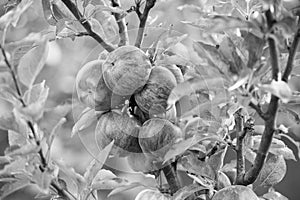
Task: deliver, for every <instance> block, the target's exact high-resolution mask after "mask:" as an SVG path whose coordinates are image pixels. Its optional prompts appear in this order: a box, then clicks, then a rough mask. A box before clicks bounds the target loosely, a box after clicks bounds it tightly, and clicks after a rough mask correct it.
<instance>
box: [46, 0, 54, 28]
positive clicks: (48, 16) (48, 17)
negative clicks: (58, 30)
mask: <svg viewBox="0 0 300 200" xmlns="http://www.w3.org/2000/svg"><path fill="white" fill-rule="evenodd" d="M42 6H43V13H44V18H45V20H46V21H47V22H48V24H50V25H51V26H55V25H56V23H57V20H56V19H55V17H54V15H53V13H52V4H51V1H49V0H42Z"/></svg>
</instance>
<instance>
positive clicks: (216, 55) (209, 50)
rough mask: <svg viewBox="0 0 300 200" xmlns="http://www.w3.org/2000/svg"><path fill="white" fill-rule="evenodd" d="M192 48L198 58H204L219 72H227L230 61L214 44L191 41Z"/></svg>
mask: <svg viewBox="0 0 300 200" xmlns="http://www.w3.org/2000/svg"><path fill="white" fill-rule="evenodd" d="M193 48H194V51H195V52H196V53H197V54H198V56H199V57H200V58H202V59H203V58H204V59H206V61H207V63H208V65H209V66H210V67H214V68H215V69H217V70H218V71H219V73H220V74H227V73H228V69H229V66H230V63H229V61H228V60H227V58H226V57H225V56H224V55H223V54H222V53H221V52H220V51H219V50H218V49H217V48H216V47H215V46H212V45H209V44H205V43H203V42H200V41H198V42H194V43H193Z"/></svg>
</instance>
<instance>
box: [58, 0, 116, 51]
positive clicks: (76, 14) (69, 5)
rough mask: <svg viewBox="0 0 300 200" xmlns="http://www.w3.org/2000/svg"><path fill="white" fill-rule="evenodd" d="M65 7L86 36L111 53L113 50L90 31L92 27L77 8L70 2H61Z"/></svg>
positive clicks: (64, 0) (69, 0)
mask: <svg viewBox="0 0 300 200" xmlns="http://www.w3.org/2000/svg"><path fill="white" fill-rule="evenodd" d="M61 1H62V2H63V3H64V4H65V5H66V7H67V8H68V9H69V10H70V11H71V12H72V14H73V15H74V17H75V18H76V19H77V20H78V21H79V22H80V24H81V25H82V26H83V27H84V28H85V30H86V31H87V32H88V34H89V35H90V36H91V37H92V38H94V39H95V40H96V41H97V42H98V43H99V44H100V45H101V46H102V47H103V48H104V49H106V51H108V52H112V51H113V50H114V49H115V48H114V47H113V46H111V45H110V44H108V43H106V42H105V41H104V40H103V39H102V38H101V37H100V36H99V35H98V34H97V33H95V32H94V31H93V30H92V26H91V25H90V23H89V22H88V20H87V19H85V18H84V16H83V15H82V14H81V13H80V11H79V10H78V8H77V6H76V5H75V4H74V3H73V2H72V1H71V0H61Z"/></svg>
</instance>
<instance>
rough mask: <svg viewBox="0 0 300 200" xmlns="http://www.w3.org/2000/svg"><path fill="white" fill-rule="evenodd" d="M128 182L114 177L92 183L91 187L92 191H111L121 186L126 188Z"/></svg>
mask: <svg viewBox="0 0 300 200" xmlns="http://www.w3.org/2000/svg"><path fill="white" fill-rule="evenodd" d="M129 184H130V182H129V181H128V180H127V179H125V178H120V177H115V178H111V179H104V180H98V181H93V183H92V185H91V187H92V189H94V190H113V189H115V188H118V187H121V186H127V185H129Z"/></svg>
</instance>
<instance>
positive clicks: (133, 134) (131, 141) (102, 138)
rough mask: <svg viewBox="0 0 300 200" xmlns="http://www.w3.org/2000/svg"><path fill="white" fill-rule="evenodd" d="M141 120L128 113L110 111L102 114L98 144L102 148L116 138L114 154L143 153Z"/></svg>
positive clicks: (98, 127) (97, 136) (98, 126)
mask: <svg viewBox="0 0 300 200" xmlns="http://www.w3.org/2000/svg"><path fill="white" fill-rule="evenodd" d="M140 126H141V124H140V122H138V121H137V120H136V119H135V118H132V117H129V116H128V115H127V114H120V113H118V112H115V111H110V112H107V113H104V114H102V115H101V117H100V118H99V120H98V123H97V126H96V140H97V144H98V146H99V148H100V150H102V149H103V148H105V147H106V146H107V145H108V144H110V143H111V141H112V140H114V147H113V149H112V151H111V153H112V154H113V155H116V156H120V157H126V156H128V155H130V154H132V153H142V149H141V147H140V145H139V142H138V140H139V139H138V134H139V129H140Z"/></svg>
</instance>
